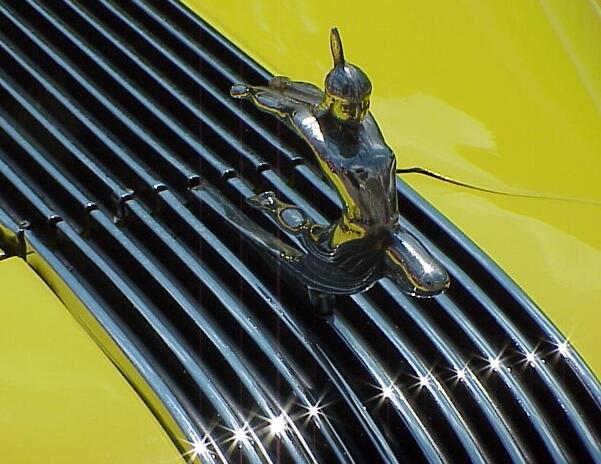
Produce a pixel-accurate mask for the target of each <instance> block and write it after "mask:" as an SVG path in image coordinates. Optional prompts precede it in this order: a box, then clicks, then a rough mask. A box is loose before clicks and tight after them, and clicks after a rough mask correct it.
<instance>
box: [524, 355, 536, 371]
mask: <svg viewBox="0 0 601 464" xmlns="http://www.w3.org/2000/svg"><path fill="white" fill-rule="evenodd" d="M525 356H526V362H527V363H528V364H530V366H531V367H535V365H536V360H537V358H536V351H531V352H530V353H526V354H525Z"/></svg>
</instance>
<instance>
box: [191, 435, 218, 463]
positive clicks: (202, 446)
mask: <svg viewBox="0 0 601 464" xmlns="http://www.w3.org/2000/svg"><path fill="white" fill-rule="evenodd" d="M209 442H210V438H209V436H208V435H205V436H204V438H203V439H202V440H194V441H192V442H189V441H186V443H187V444H189V445H190V446H191V449H190V450H189V451H187V452H186V453H184V457H188V459H187V462H188V463H192V462H193V461H194V460H195V459H196V458H203V459H209V458H210V457H211V456H212V453H211V450H210V449H209Z"/></svg>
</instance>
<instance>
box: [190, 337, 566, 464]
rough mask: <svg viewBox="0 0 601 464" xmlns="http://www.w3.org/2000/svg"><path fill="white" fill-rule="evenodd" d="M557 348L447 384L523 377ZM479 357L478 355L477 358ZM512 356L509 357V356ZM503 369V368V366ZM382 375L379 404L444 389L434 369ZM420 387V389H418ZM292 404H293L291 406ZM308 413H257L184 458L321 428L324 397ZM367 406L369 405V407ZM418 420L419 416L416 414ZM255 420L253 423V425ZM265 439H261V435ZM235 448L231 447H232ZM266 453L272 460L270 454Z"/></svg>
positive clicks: (562, 347)
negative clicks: (403, 377)
mask: <svg viewBox="0 0 601 464" xmlns="http://www.w3.org/2000/svg"><path fill="white" fill-rule="evenodd" d="M553 344H554V345H555V346H557V348H556V349H553V350H549V351H545V352H541V351H540V350H536V349H535V350H532V351H530V352H528V353H522V356H523V357H522V360H519V359H518V360H516V361H515V363H513V364H509V363H508V362H505V363H504V362H503V361H502V355H501V354H499V355H497V356H496V357H492V356H491V357H489V358H488V359H487V360H483V359H481V362H485V364H486V366H485V367H484V369H480V370H478V371H474V370H472V369H470V368H468V367H467V364H465V365H464V366H463V367H457V366H455V367H453V368H452V369H451V370H452V371H453V373H454V375H453V376H452V377H450V378H447V383H448V384H449V385H450V386H455V387H456V386H457V383H458V382H464V383H465V385H467V386H469V385H470V384H472V383H473V382H475V384H480V379H479V375H478V374H477V372H479V373H480V375H483V376H487V375H488V374H489V373H490V372H491V371H494V372H496V373H501V372H502V373H503V375H509V376H512V377H513V376H519V375H521V374H520V373H521V372H522V370H521V369H517V370H516V369H512V367H517V366H520V365H523V363H524V362H527V363H529V364H530V365H534V363H540V365H541V368H542V369H545V367H544V364H545V359H544V358H545V357H549V359H553V357H554V356H555V359H557V357H556V355H557V354H558V353H560V354H561V355H562V356H568V355H569V351H568V350H569V342H568V340H563V341H561V342H553ZM475 359H477V358H475ZM507 359H509V357H508V358H507ZM502 368H503V370H502V371H501V369H502ZM380 374H382V377H381V379H380V381H381V383H380V385H378V386H376V385H373V387H374V388H376V389H377V390H378V392H379V393H378V394H377V395H376V396H375V397H374V398H373V400H377V402H376V403H377V404H376V407H381V406H382V405H383V404H384V403H386V402H388V403H389V404H390V405H391V406H392V407H394V408H396V409H400V408H403V404H404V403H405V402H406V401H407V399H406V398H405V396H404V394H403V390H404V389H407V388H415V391H416V394H418V395H419V394H434V393H435V391H436V390H439V391H443V390H444V388H443V383H444V382H441V380H439V378H438V377H435V376H434V375H433V374H432V373H431V372H426V373H423V374H420V375H417V376H415V377H413V378H414V379H416V380H417V382H415V383H411V382H409V383H407V384H404V383H402V382H400V381H398V380H392V379H391V378H390V377H389V376H388V375H387V374H386V373H385V372H381V373H380ZM416 387H417V388H416ZM291 404H292V403H289V405H291ZM297 405H298V406H300V407H301V408H302V409H304V410H305V412H303V413H301V414H296V415H294V416H291V415H289V414H288V413H287V412H286V411H284V410H282V412H281V413H280V414H279V415H274V416H273V417H271V418H267V417H261V416H255V419H259V420H260V423H257V422H256V420H252V421H248V422H245V423H244V424H243V425H242V426H240V427H239V428H237V429H233V430H232V429H228V428H226V427H221V428H222V429H223V430H226V431H227V432H228V433H227V436H226V437H222V439H221V440H219V439H216V438H215V436H214V435H210V434H207V435H206V436H205V437H204V438H202V439H198V440H195V441H194V442H187V443H188V444H189V445H190V449H189V451H188V452H186V453H184V455H183V456H184V457H186V458H187V459H188V462H193V461H194V460H195V459H196V458H200V459H201V462H202V460H203V459H208V458H209V457H214V456H215V452H214V451H213V450H218V449H219V445H220V444H225V445H227V444H230V445H232V444H233V445H232V446H238V447H242V446H253V444H256V445H257V446H258V447H259V448H261V447H262V444H263V443H267V442H269V441H271V440H273V439H274V438H278V439H281V438H282V437H283V436H284V435H285V434H287V433H291V434H294V435H298V436H299V437H301V436H302V434H301V433H300V430H299V427H301V428H306V427H310V426H311V425H310V422H312V421H314V426H315V427H319V419H320V418H321V417H327V416H326V412H325V409H326V408H327V405H326V404H322V400H319V401H318V402H317V403H316V404H308V405H307V404H297ZM366 407H367V406H366ZM414 419H415V420H418V418H417V417H414ZM251 422H252V423H253V425H252V426H251ZM260 436H261V437H263V438H259V437H260ZM302 446H303V448H304V447H305V446H308V444H307V443H306V442H304V440H303V443H302ZM230 451H231V448H230ZM264 456H265V457H266V458H267V459H268V457H267V454H264Z"/></svg>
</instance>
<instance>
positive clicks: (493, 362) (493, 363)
mask: <svg viewBox="0 0 601 464" xmlns="http://www.w3.org/2000/svg"><path fill="white" fill-rule="evenodd" d="M488 366H489V368H490V369H492V370H493V371H495V372H498V371H499V369H501V358H499V357H498V356H497V357H496V358H488Z"/></svg>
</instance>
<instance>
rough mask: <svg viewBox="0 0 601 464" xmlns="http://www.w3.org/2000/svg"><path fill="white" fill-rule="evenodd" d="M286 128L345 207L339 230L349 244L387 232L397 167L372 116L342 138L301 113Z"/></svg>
mask: <svg viewBox="0 0 601 464" xmlns="http://www.w3.org/2000/svg"><path fill="white" fill-rule="evenodd" d="M291 122H292V123H293V125H294V126H295V129H297V130H298V131H299V132H300V133H301V135H302V136H303V138H305V140H306V141H307V142H308V143H309V144H310V145H311V148H312V149H313V151H314V152H315V154H316V156H317V158H318V161H319V162H320V166H321V168H322V169H323V171H324V173H325V175H326V176H327V177H328V180H329V181H330V183H331V184H332V185H333V186H334V188H335V189H336V191H337V193H338V195H339V197H340V199H341V200H342V202H343V204H344V210H343V216H342V218H341V220H340V227H342V228H343V229H349V230H343V232H345V233H346V234H347V235H348V239H352V238H353V237H354V238H360V237H363V236H366V235H373V234H378V233H381V232H383V231H385V230H390V229H391V228H392V227H393V226H394V224H395V223H396V221H397V219H398V206H397V194H396V177H395V168H396V162H395V157H394V153H393V152H392V150H391V149H390V148H389V147H388V146H387V145H386V143H385V142H384V139H383V137H382V134H381V132H380V130H379V128H378V126H377V124H376V123H375V121H374V119H373V118H372V117H371V115H368V116H367V117H366V118H365V119H364V120H363V121H362V122H361V123H360V124H357V125H356V126H353V127H351V128H348V129H346V130H344V131H342V132H341V131H340V129H339V128H336V127H334V126H331V125H329V124H328V122H327V120H320V119H317V118H315V116H313V115H312V113H311V112H310V111H308V109H307V110H305V109H304V108H303V109H302V110H299V112H297V114H295V115H294V116H293V117H292V118H291ZM342 241H347V240H342Z"/></svg>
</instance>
